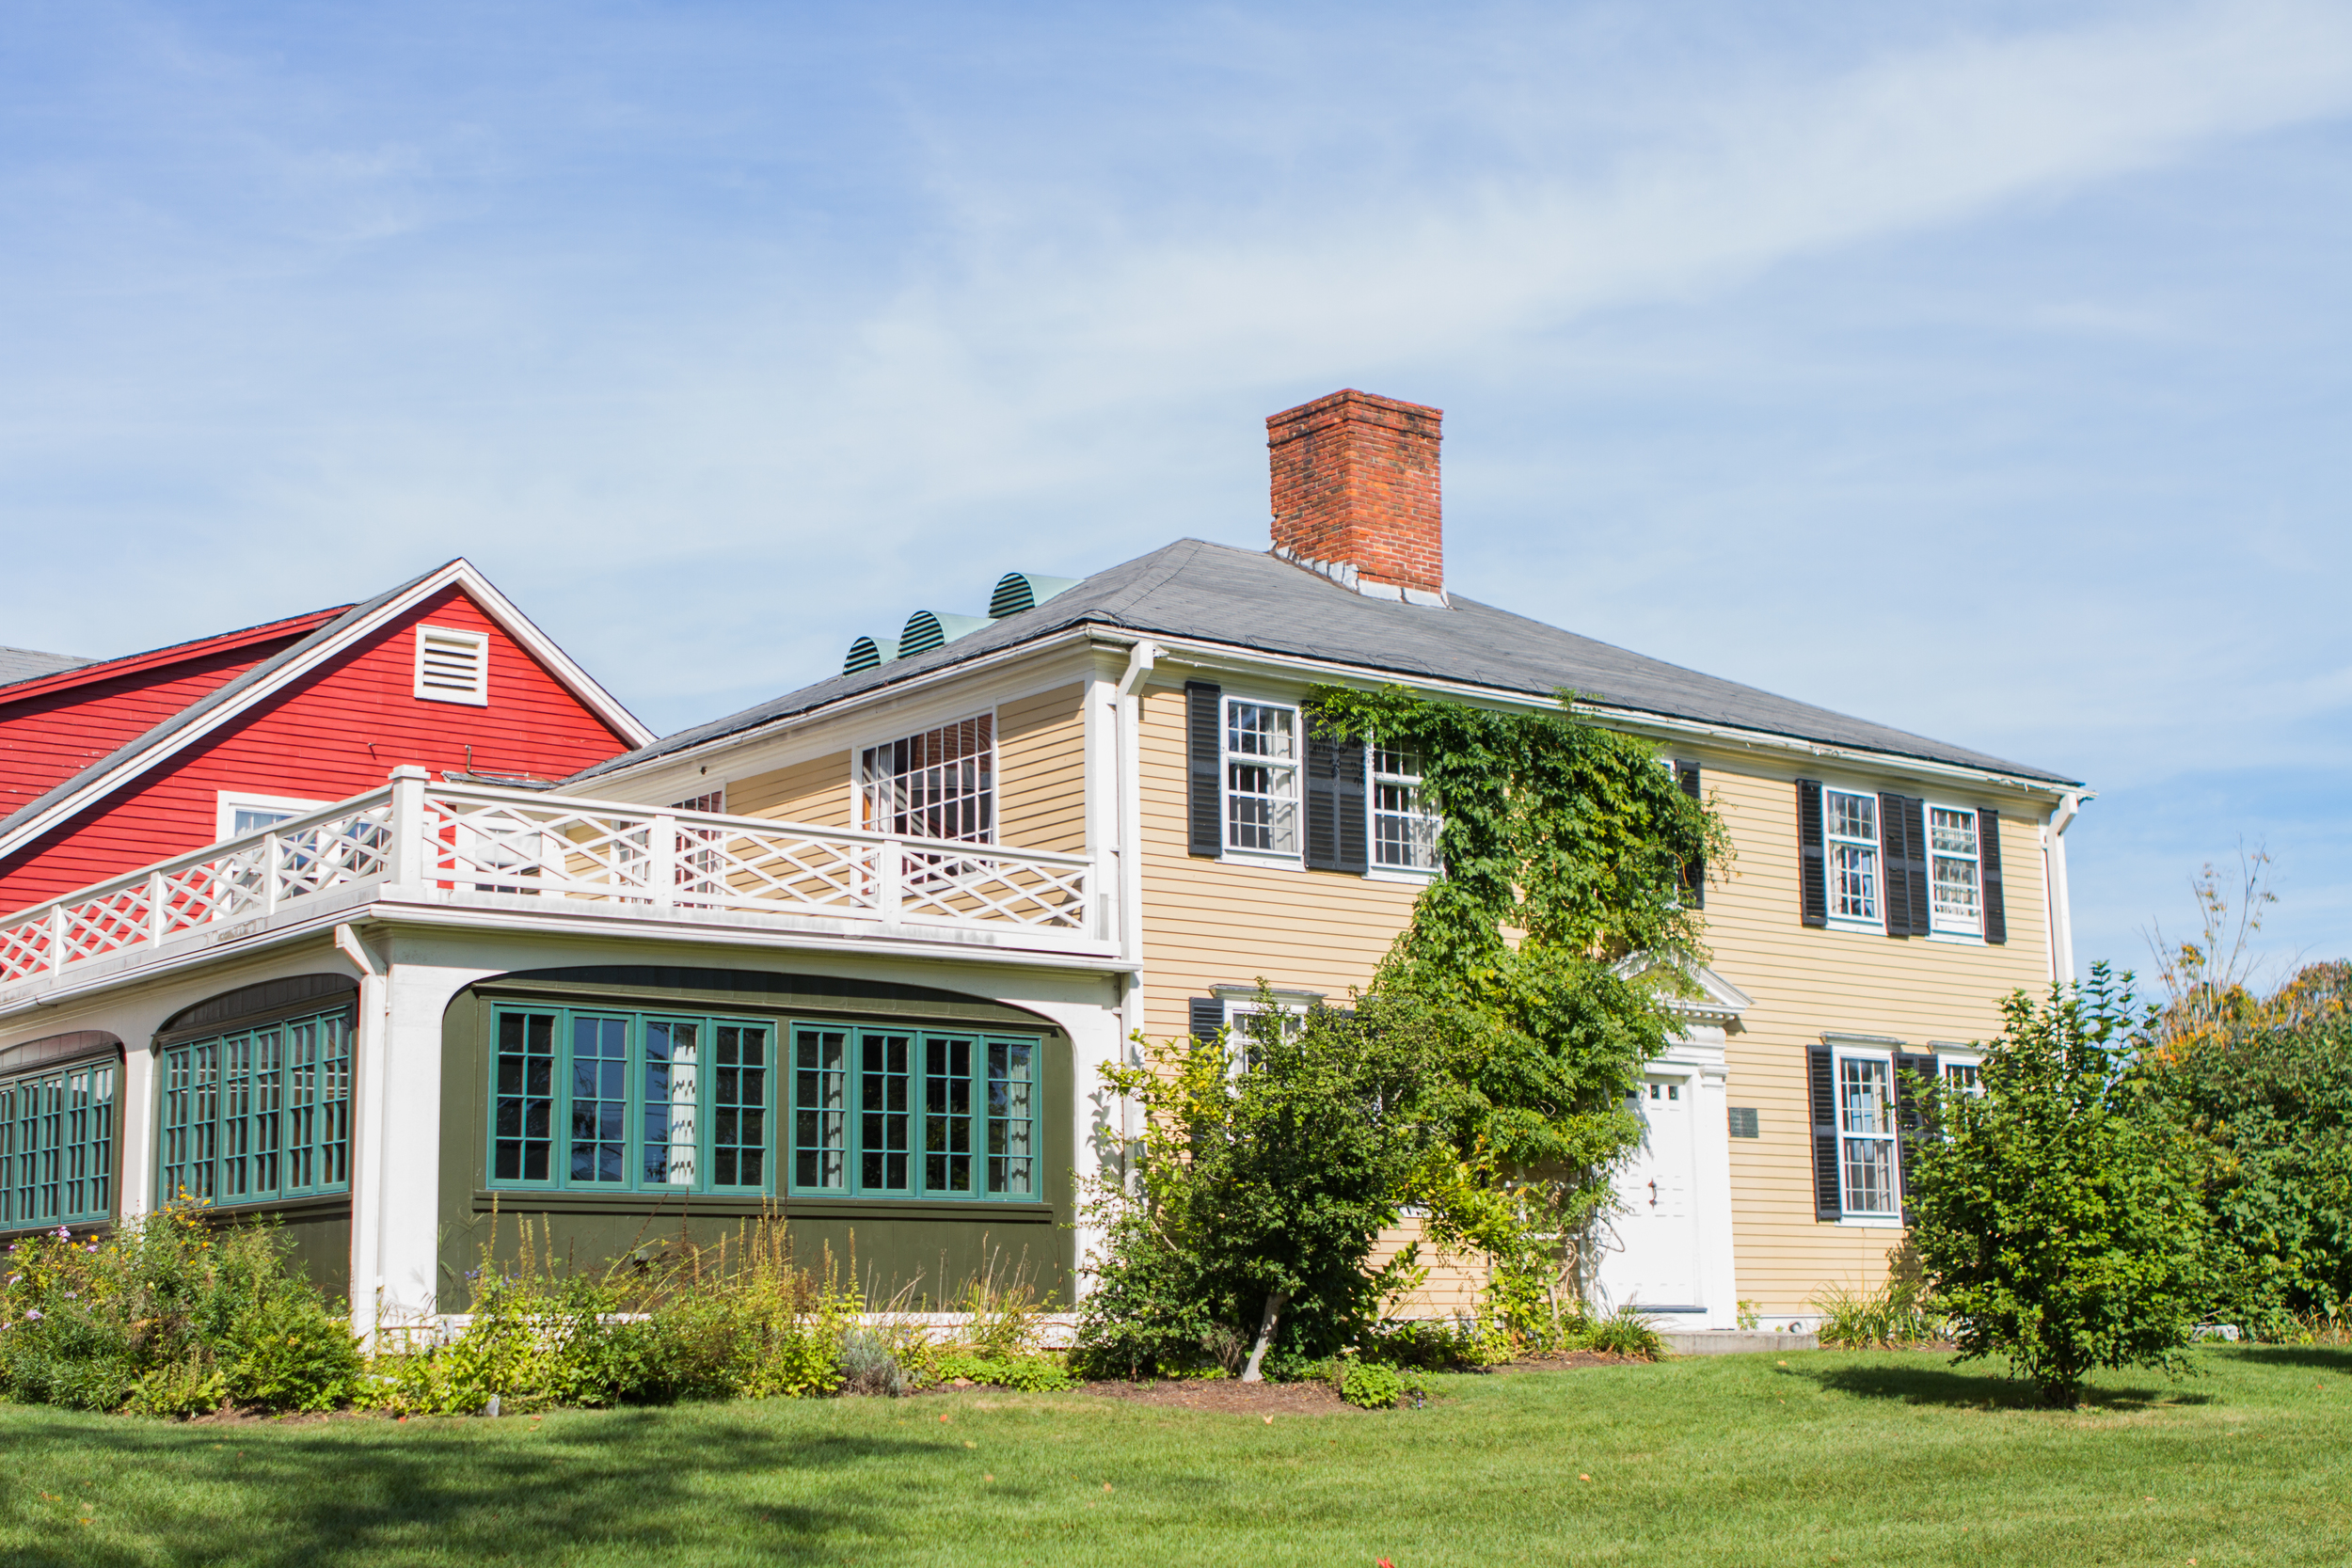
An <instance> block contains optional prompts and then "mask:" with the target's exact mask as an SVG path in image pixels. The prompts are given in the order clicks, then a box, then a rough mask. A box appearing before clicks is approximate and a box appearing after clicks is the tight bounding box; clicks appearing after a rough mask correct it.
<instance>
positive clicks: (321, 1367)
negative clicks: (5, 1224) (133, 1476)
mask: <svg viewBox="0 0 2352 1568" xmlns="http://www.w3.org/2000/svg"><path fill="white" fill-rule="evenodd" d="M290 1251H291V1248H290V1246H289V1244H288V1243H287V1242H286V1240H285V1237H284V1235H283V1233H282V1232H281V1231H279V1230H278V1228H277V1227H275V1226H274V1225H270V1224H239V1225H215V1224H213V1223H210V1222H208V1220H207V1218H206V1216H205V1215H204V1213H203V1212H202V1209H201V1206H199V1205H196V1204H174V1205H172V1206H170V1207H167V1208H166V1209H163V1210H160V1211H157V1212H152V1213H150V1214H146V1215H143V1216H141V1217H140V1218H138V1219H136V1220H134V1221H132V1222H131V1223H130V1224H128V1225H126V1226H124V1227H122V1228H121V1229H119V1230H118V1231H117V1232H116V1233H115V1234H114V1235H113V1236H111V1237H110V1238H108V1239H106V1240H105V1241H103V1242H99V1241H75V1240H73V1239H72V1234H71V1233H70V1232H69V1231H67V1230H65V1229H63V1228H62V1227H61V1228H59V1229H58V1230H56V1231H55V1232H52V1233H50V1234H47V1235H43V1236H38V1237H30V1238H26V1239H23V1240H20V1241H18V1242H16V1243H13V1244H12V1245H10V1246H9V1248H8V1256H7V1259H6V1267H7V1273H6V1275H5V1276H0V1395H5V1396H6V1397H8V1398H10V1399H15V1400H20V1401H24V1402H28V1403H46V1404H60V1405H66V1406H70V1407H72V1408H75V1409H82V1410H101V1411H115V1410H132V1411H137V1412H142V1413H146V1414H151V1415H159V1416H188V1415H194V1414H197V1413H199V1412H201V1411H207V1410H214V1409H217V1408H219V1407H220V1406H222V1405H224V1404H236V1405H243V1406H246V1407H249V1408H253V1409H259V1410H325V1409H329V1408H332V1407H333V1406H335V1405H337V1404H339V1403H342V1402H343V1401H345V1400H346V1399H348V1398H350V1397H351V1394H352V1392H353V1391H354V1389H355V1388H356V1387H357V1386H358V1377H359V1355H358V1348H357V1342H356V1341H355V1340H354V1338H353V1337H352V1335H351V1332H350V1329H349V1326H348V1325H347V1324H346V1323H344V1321H343V1319H342V1315H341V1314H340V1313H338V1312H336V1311H335V1310H334V1309H333V1308H332V1307H329V1306H328V1305H327V1303H326V1301H325V1300H324V1299H323V1298H322V1297H321V1296H320V1295H319V1293H318V1292H317V1291H315V1290H313V1289H312V1288H311V1287H310V1283H309V1282H308V1281H307V1280H305V1279H304V1278H302V1276H301V1275H298V1274H296V1273H294V1270H293V1268H292V1267H291V1264H290V1259H289V1254H290Z"/></svg>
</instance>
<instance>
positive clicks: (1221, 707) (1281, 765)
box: [1216, 691, 1307, 867]
mask: <svg viewBox="0 0 2352 1568" xmlns="http://www.w3.org/2000/svg"><path fill="white" fill-rule="evenodd" d="M1237 703H1238V704H1243V705H1248V706H1249V707H1258V708H1265V709H1267V710H1269V711H1270V712H1275V713H1283V714H1288V715H1289V716H1290V731H1289V734H1290V743H1291V752H1290V755H1289V757H1288V758H1281V757H1277V756H1274V755H1272V754H1271V753H1262V752H1236V751H1234V750H1233V749H1232V746H1231V744H1230V742H1231V740H1232V733H1233V706H1234V705H1235V704H1237ZM1237 760H1238V761H1239V762H1240V763H1241V764H1242V766H1244V767H1246V768H1265V769H1266V770H1267V772H1268V774H1269V775H1275V774H1280V773H1288V774H1289V775H1290V785H1291V792H1290V798H1289V800H1288V804H1289V806H1290V833H1291V847H1290V848H1288V849H1260V848H1249V847H1241V846H1237V845H1235V844H1234V843H1233V794H1234V791H1233V773H1232V769H1233V765H1234V763H1235V762H1236V761H1237ZM1264 798H1265V799H1266V800H1270V801H1273V802H1275V803H1276V804H1278V805H1279V804H1281V803H1283V798H1282V796H1281V795H1280V794H1279V793H1269V794H1268V795H1266V796H1265V797H1264ZM1216 829H1217V833H1216V840H1217V858H1218V859H1219V860H1234V861H1256V862H1258V863H1261V864H1267V865H1281V866H1299V867H1304V866H1305V865H1306V863H1307V716H1306V713H1305V711H1304V710H1303V709H1302V708H1301V707H1300V706H1299V705H1298V704H1296V703H1295V702H1282V701H1279V700H1278V699H1276V698H1271V697H1261V696H1256V695H1253V694H1251V693H1249V692H1247V691H1239V692H1237V691H1221V692H1220V693H1219V695H1218V697H1217V710H1216Z"/></svg>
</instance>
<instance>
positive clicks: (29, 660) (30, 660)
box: [0, 648, 98, 686]
mask: <svg viewBox="0 0 2352 1568" xmlns="http://www.w3.org/2000/svg"><path fill="white" fill-rule="evenodd" d="M97 662H98V661H97V660H96V659H94V658H76V657H73V656H72V654H37V653H35V652H34V651H33V650H32V649H30V648H0V686H13V685H15V684H16V683H17V682H18V681H29V680H36V679H38V678H40V676H42V675H54V674H56V673H58V672H59V671H61V670H78V669H80V668H81V667H82V666H83V665H85V664H95V663H97Z"/></svg>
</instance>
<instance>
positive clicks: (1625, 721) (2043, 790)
mask: <svg viewBox="0 0 2352 1568" xmlns="http://www.w3.org/2000/svg"><path fill="white" fill-rule="evenodd" d="M1142 635H1143V634H1141V633H1136V634H1135V635H1134V636H1133V637H1131V638H1129V639H1127V641H1136V640H1137V639H1139V638H1140V637H1141V636H1142ZM1152 641H1153V642H1155V643H1157V644H1158V645H1159V649H1160V659H1161V661H1162V663H1163V664H1167V663H1181V664H1184V665H1188V666H1190V667H1191V668H1194V669H1197V670H1204V671H1210V672H1215V673H1235V674H1254V673H1263V672H1265V671H1268V670H1273V671H1280V672H1285V673H1294V674H1300V675H1313V676H1316V677H1318V678H1320V679H1323V680H1326V681H1327V682H1328V683H1329V684H1331V685H1334V686H1357V687H1382V686H1402V687H1406V688H1407V689H1411V690H1416V691H1429V692H1436V693H1440V694H1443V695H1445V696H1450V697H1456V698H1459V699H1461V700H1462V701H1464V702H1469V703H1474V704H1477V705H1480V706H1483V707H1494V708H1508V709H1513V710H1517V711H1520V712H1545V711H1556V710H1557V709H1558V707H1559V704H1558V702H1557V701H1556V700H1555V699H1551V698H1547V697H1538V696H1535V695H1534V694H1533V693H1531V692H1526V691H1514V690H1510V689H1504V688H1501V687H1490V686H1480V685H1476V684H1474V683H1472V682H1469V681H1449V680H1442V679H1438V678H1437V677H1434V676H1429V675H1409V674H1404V673H1394V672H1390V671H1380V670H1366V669H1365V668H1363V667H1362V666H1361V665H1356V664H1340V663H1335V662H1333V661H1331V660H1327V659H1313V658H1305V657H1299V656H1297V655H1295V654H1262V653H1250V652H1245V651H1243V650H1240V649H1236V648H1232V647H1229V646H1227V645H1225V644H1222V643H1215V642H1191V641H1185V640H1184V639H1182V638H1169V637H1160V636H1156V635H1155V636H1153V637H1152ZM1571 711H1573V712H1575V713H1577V714H1579V715H1581V716H1582V717H1585V718H1588V719H1592V720H1596V721H1600V722H1602V723H1605V724H1607V725H1608V726H1609V727H1610V728H1612V729H1623V730H1629V731H1631V732H1633V733H1635V734H1645V735H1650V736H1687V737H1689V738H1691V739H1693V740H1705V741H1708V742H1710V743H1712V744H1714V745H1718V746H1723V747H1726V748H1733V749H1740V750H1748V751H1764V752H1777V753H1783V754H1794V755H1798V756H1810V757H1820V758H1825V759H1828V760H1831V761H1840V762H1846V763H1850V764H1851V765H1852V766H1854V767H1856V768H1868V769H1870V770H1872V771H1874V772H1878V773H1897V774H1903V775H1907V776H1910V777H1915V778H1923V779H1933V780H1936V781H1939V782H1958V781H1964V782H1966V783H1968V784H1971V785H1974V786H1976V787H1978V788H1982V787H1984V786H1986V785H1988V784H1990V785H1993V786H1994V787H1998V788H2008V789H2013V790H2016V791H2017V792H2019V793H2020V794H2023V795H2026V796H2028V797H2030V798H2032V799H2034V800H2042V801H2049V802H2056V801H2058V800H2062V799H2064V798H2065V797H2067V796H2070V795H2072V796H2075V797H2077V798H2079V799H2081V800H2090V799H2091V798H2092V796H2093V795H2094V793H2095V792H2094V791H2091V790H2088V789H2083V788H2081V787H2080V786H2078V785H2074V784H2052V783H2049V782H2047V781H2045V780H2041V779H2027V778H2024V777H2021V776H2019V775H2017V774H2014V773H2004V772H2001V771H1998V770H1997V769H1994V768H1969V767H1965V766H1963V765H1962V764H1959V763H1949V762H1934V761H1931V760H1929V759H1927V758H1924V757H1908V756H1903V755H1900V754H1899V753H1897V752H1874V751H1869V750H1867V749H1865V748H1862V747H1855V746H1835V745H1831V744H1829V743H1827V742H1825V741H1819V740H1806V739H1804V738H1801V737H1799V736H1784V735H1775V734H1773V733H1772V731H1770V730H1750V729H1740V728H1738V727H1736V726H1733V725H1729V724H1710V723H1707V722H1704V721H1699V720H1691V719H1672V718H1666V717H1663V716H1661V715H1659V714H1655V713H1647V712H1644V711H1642V710H1640V709H1638V708H1625V707H1616V706H1613V705H1610V704H1606V703H1591V702H1580V703H1577V704H1576V705H1574V707H1573V708H1572V710H1571Z"/></svg>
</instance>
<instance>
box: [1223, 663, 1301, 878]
mask: <svg viewBox="0 0 2352 1568" xmlns="http://www.w3.org/2000/svg"><path fill="white" fill-rule="evenodd" d="M1225 845H1226V847H1227V848H1229V849H1256V850H1262V851H1264V852H1266V853H1268V854H1276V855H1295V854H1297V853H1298V711H1297V710H1296V709H1295V708H1288V707H1275V706H1272V705H1268V704H1265V703H1246V702H1243V701H1241V700H1240V699H1238V698H1229V699H1227V701H1226V704H1225Z"/></svg>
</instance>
